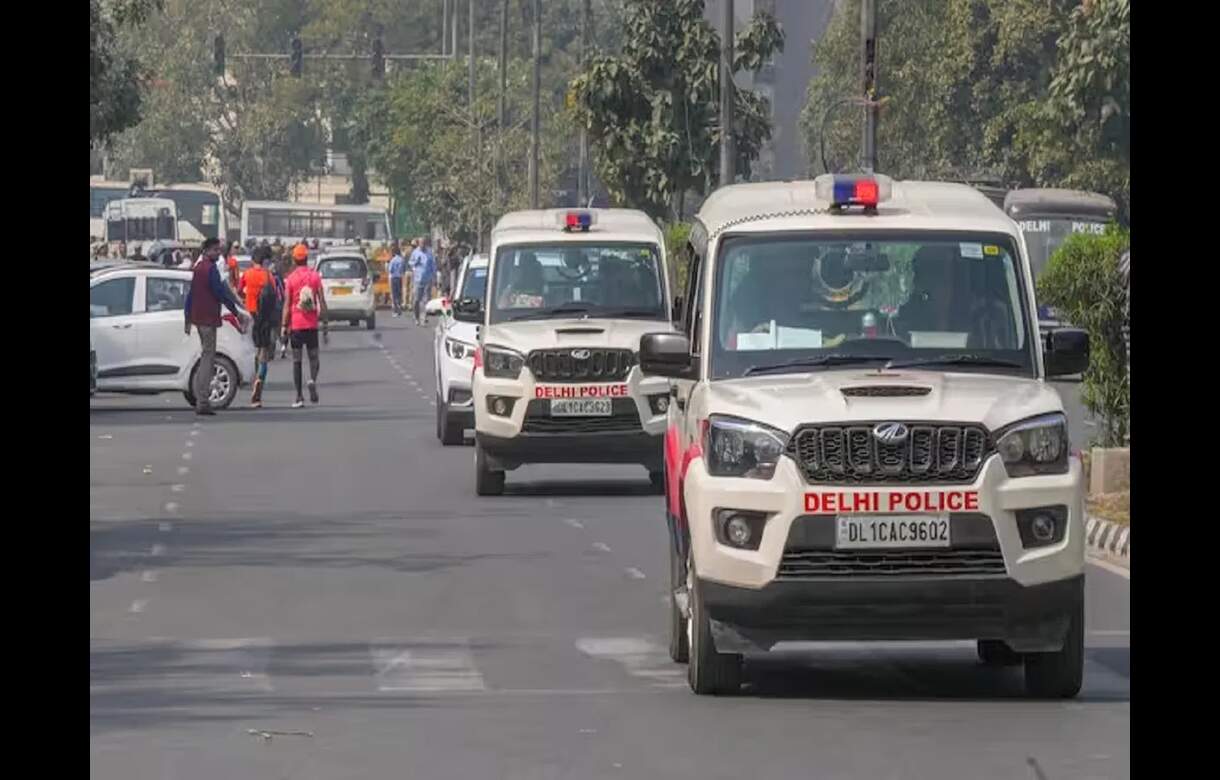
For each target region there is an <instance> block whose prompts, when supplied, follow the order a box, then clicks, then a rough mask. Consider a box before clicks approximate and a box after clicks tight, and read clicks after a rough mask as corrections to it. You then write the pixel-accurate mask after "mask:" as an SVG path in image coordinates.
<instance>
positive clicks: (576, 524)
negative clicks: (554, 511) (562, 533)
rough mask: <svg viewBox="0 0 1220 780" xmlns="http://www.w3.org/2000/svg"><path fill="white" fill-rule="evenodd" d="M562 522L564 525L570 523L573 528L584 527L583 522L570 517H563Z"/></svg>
mask: <svg viewBox="0 0 1220 780" xmlns="http://www.w3.org/2000/svg"><path fill="white" fill-rule="evenodd" d="M563 522H564V524H565V525H570V526H572V527H573V528H584V527H585V525H584V523H582V522H580V521H579V520H574V519H573V518H571V517H565V518H564V519H563Z"/></svg>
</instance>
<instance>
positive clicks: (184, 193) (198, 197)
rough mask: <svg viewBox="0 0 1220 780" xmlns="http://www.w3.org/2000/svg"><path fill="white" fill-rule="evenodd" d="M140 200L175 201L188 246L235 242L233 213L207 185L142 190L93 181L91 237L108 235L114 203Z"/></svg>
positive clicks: (180, 232) (181, 234)
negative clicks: (210, 239) (107, 214)
mask: <svg viewBox="0 0 1220 780" xmlns="http://www.w3.org/2000/svg"><path fill="white" fill-rule="evenodd" d="M133 196H139V197H154V198H164V199H168V200H171V201H173V203H174V206H175V208H176V209H177V212H178V236H179V240H180V241H182V242H183V243H184V244H186V245H194V246H198V245H199V244H201V243H203V239H204V238H207V237H208V236H216V237H217V238H220V239H227V240H232V239H234V238H236V236H231V235H229V233H230V230H231V228H230V226H229V225H230V220H229V213H228V212H227V210H226V209H225V206H224V200H223V199H222V197H221V194H220V190H219V189H217V188H216V187H213V186H212V185H210V184H206V183H191V184H171V185H167V186H163V187H154V188H140V187H137V186H135V185H133V184H132V183H130V182H121V181H107V180H105V179H101V178H99V177H90V178H89V236H90V238H91V239H92V240H94V241H96V240H98V239H101V238H102V237H103V236H105V235H106V225H105V211H106V204H107V203H110V202H111V201H114V200H121V199H123V198H130V197H133Z"/></svg>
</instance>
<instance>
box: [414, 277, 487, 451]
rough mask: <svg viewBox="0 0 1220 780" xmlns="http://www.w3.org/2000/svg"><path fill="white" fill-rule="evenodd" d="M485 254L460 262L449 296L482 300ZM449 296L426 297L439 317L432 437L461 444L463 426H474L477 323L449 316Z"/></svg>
mask: <svg viewBox="0 0 1220 780" xmlns="http://www.w3.org/2000/svg"><path fill="white" fill-rule="evenodd" d="M487 266H488V263H487V256H486V255H474V256H473V257H468V258H466V260H464V261H463V262H462V268H461V270H460V271H459V273H458V282H457V291H456V292H455V293H454V296H453V300H462V299H463V298H473V299H475V300H479V301H482V300H483V296H484V293H485V292H486V291H487ZM453 300H451V299H449V298H447V297H442V298H433V299H432V300H431V301H428V308H429V309H432V310H434V311H435V312H436V313H437V314H438V315H439V316H440V321H439V322H437V324H436V339H435V343H434V345H433V350H434V354H435V360H434V361H433V364H434V365H435V366H436V437H437V438H438V439H440V440H441V443H443V444H446V445H450V444H461V443H462V441H463V435H464V433H465V431H466V429H467V428H473V427H474V406H473V405H472V399H471V395H470V375H471V372H473V371H474V351H475V349H477V346H478V340H479V326H478V325H475V324H473V323H470V322H459V321H457V320H455V319H454V318H453V311H452V303H453Z"/></svg>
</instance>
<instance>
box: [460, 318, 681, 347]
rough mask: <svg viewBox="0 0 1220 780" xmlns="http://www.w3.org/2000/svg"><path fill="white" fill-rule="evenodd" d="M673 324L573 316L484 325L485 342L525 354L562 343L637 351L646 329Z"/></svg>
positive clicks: (662, 328) (652, 330)
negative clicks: (577, 317) (569, 317)
mask: <svg viewBox="0 0 1220 780" xmlns="http://www.w3.org/2000/svg"><path fill="white" fill-rule="evenodd" d="M672 330H673V326H672V325H670V324H669V323H668V322H665V321H663V320H639V319H623V320H614V319H576V318H571V319H568V318H564V319H553V320H527V321H526V322H500V323H497V324H495V325H490V326H488V327H487V329H486V332H485V333H484V336H483V342H484V343H485V344H495V345H497V346H501V347H508V348H509V349H515V350H517V351H518V352H520V353H522V354H528V353H529V352H531V351H532V350H535V349H556V348H562V347H572V348H573V349H575V348H577V347H588V348H593V349H596V348H599V347H601V348H615V349H630V350H631V351H633V352H638V351H639V349H640V337H641V336H643V335H644V334H645V333H666V332H669V331H672Z"/></svg>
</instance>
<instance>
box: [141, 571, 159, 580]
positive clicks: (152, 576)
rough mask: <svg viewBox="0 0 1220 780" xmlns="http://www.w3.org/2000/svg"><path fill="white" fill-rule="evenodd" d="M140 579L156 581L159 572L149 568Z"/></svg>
mask: <svg viewBox="0 0 1220 780" xmlns="http://www.w3.org/2000/svg"><path fill="white" fill-rule="evenodd" d="M140 581H141V582H156V581H157V573H156V572H155V571H153V570H152V569H149V570H147V571H145V572H144V573H143V574H141V575H140Z"/></svg>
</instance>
